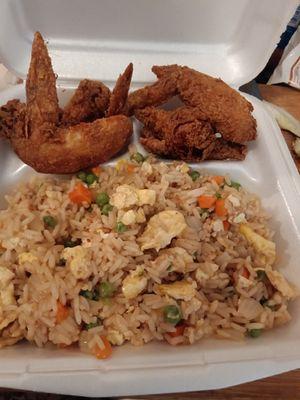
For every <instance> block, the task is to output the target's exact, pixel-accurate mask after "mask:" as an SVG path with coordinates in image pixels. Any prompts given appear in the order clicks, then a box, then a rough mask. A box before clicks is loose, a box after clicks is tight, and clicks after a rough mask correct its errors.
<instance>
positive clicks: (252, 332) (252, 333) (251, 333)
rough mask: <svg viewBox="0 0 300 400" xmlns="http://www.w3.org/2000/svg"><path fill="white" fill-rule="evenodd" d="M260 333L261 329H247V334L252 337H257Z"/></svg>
mask: <svg viewBox="0 0 300 400" xmlns="http://www.w3.org/2000/svg"><path fill="white" fill-rule="evenodd" d="M261 333H262V329H249V330H248V335H249V336H250V337H252V338H258V337H259V336H260V335H261Z"/></svg>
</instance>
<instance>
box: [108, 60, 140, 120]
mask: <svg viewBox="0 0 300 400" xmlns="http://www.w3.org/2000/svg"><path fill="white" fill-rule="evenodd" d="M132 72H133V64H132V63H130V64H129V65H128V66H127V67H126V69H125V71H124V72H123V74H121V75H120V76H119V78H118V80H117V82H116V86H115V88H114V89H113V91H112V94H111V97H110V101H109V106H108V109H107V112H106V116H107V117H110V116H111V115H118V114H124V112H125V105H126V102H127V97H128V91H129V86H130V82H131V78H132Z"/></svg>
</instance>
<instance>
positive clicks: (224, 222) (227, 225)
mask: <svg viewBox="0 0 300 400" xmlns="http://www.w3.org/2000/svg"><path fill="white" fill-rule="evenodd" d="M223 227H224V231H228V230H229V228H230V223H229V222H228V221H223Z"/></svg>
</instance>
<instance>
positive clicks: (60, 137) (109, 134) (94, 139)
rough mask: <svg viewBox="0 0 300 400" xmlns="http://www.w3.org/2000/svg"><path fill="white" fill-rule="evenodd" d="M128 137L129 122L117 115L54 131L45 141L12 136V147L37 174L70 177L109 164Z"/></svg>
mask: <svg viewBox="0 0 300 400" xmlns="http://www.w3.org/2000/svg"><path fill="white" fill-rule="evenodd" d="M131 135H132V122H131V120H130V119H129V118H127V117H126V116H123V115H116V116H113V117H109V118H102V119H98V120H96V121H94V122H91V123H81V124H78V125H74V126H71V127H68V128H63V127H61V128H57V129H56V130H55V131H54V132H53V138H49V139H48V140H47V141H36V140H32V139H31V138H30V139H26V138H25V137H21V138H20V137H15V136H13V137H12V138H11V143H12V145H13V148H14V150H15V152H16V153H17V154H18V156H19V157H20V158H21V160H23V161H24V162H25V163H26V164H28V165H30V166H31V167H32V168H34V169H35V170H36V171H38V172H43V173H53V174H54V173H55V174H69V173H73V172H76V171H79V170H81V169H85V168H88V167H92V166H95V165H99V164H100V163H103V162H105V161H108V160H109V159H110V158H112V157H113V156H114V155H115V154H117V153H118V152H119V151H120V150H121V149H122V148H123V147H124V146H125V145H126V144H127V142H128V140H129V138H130V136H131Z"/></svg>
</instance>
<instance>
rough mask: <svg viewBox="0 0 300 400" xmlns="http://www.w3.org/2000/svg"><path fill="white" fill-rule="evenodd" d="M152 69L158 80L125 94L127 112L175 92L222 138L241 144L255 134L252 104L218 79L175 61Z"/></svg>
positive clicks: (254, 136) (252, 138)
mask: <svg viewBox="0 0 300 400" xmlns="http://www.w3.org/2000/svg"><path fill="white" fill-rule="evenodd" d="M152 71H153V72H154V73H155V74H156V75H157V77H158V81H157V82H155V83H154V84H152V85H150V86H146V87H145V88H143V89H139V90H136V91H134V92H133V93H131V94H130V95H129V98H128V112H129V114H130V113H132V112H134V110H137V109H140V108H144V107H145V106H157V105H161V104H163V103H164V102H166V100H168V99H169V98H170V97H172V96H174V95H176V94H178V95H179V97H180V98H181V100H182V101H183V103H184V104H186V105H187V106H191V107H194V108H195V107H196V108H198V109H200V110H201V111H202V112H203V114H204V115H205V119H207V120H209V121H210V123H211V125H212V126H213V128H214V130H215V131H216V132H219V133H221V135H222V137H223V139H224V140H227V141H230V142H234V143H239V144H243V143H246V142H248V141H251V140H254V139H255V138H256V121H255V119H254V118H253V116H252V114H251V111H252V110H253V108H252V105H251V104H250V103H249V102H248V101H247V100H246V99H245V98H244V97H242V96H241V95H240V94H239V93H238V92H237V91H236V90H234V89H232V88H231V87H230V86H228V85H227V84H226V83H225V82H223V81H222V80H221V79H215V78H212V77H210V76H208V75H205V74H203V73H201V72H198V71H195V70H193V69H191V68H188V67H181V66H178V65H166V66H153V67H152ZM166 83H167V84H166Z"/></svg>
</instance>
